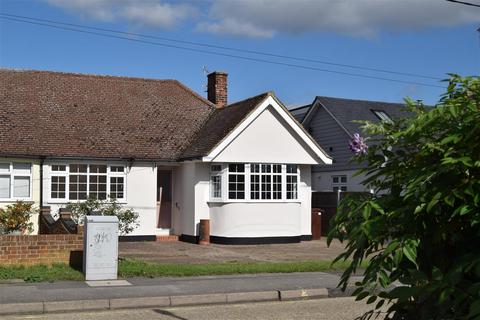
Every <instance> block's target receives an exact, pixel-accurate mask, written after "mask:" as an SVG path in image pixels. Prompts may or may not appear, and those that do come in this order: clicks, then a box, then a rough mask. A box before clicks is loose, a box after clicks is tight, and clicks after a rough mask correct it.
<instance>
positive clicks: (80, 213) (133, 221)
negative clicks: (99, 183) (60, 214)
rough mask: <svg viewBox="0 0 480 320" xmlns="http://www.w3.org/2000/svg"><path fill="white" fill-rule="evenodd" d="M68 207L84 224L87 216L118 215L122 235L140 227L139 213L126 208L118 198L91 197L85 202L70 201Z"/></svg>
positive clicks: (78, 220)
mask: <svg viewBox="0 0 480 320" xmlns="http://www.w3.org/2000/svg"><path fill="white" fill-rule="evenodd" d="M66 208H67V209H68V210H69V211H70V212H71V213H72V218H73V220H75V222H77V223H78V224H83V221H84V219H85V216H88V215H91V214H94V213H96V214H99V215H102V216H117V218H118V229H119V233H120V234H121V235H125V234H129V233H130V232H132V231H133V230H134V229H135V228H136V227H138V225H139V223H138V213H137V212H135V211H134V210H131V209H125V208H123V207H122V205H120V204H119V203H118V201H117V200H116V199H109V200H98V199H96V198H89V199H87V200H86V201H83V202H69V203H67V205H66Z"/></svg>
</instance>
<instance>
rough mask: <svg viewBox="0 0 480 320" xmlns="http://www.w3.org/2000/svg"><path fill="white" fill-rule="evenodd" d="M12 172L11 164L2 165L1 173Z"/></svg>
mask: <svg viewBox="0 0 480 320" xmlns="http://www.w3.org/2000/svg"><path fill="white" fill-rule="evenodd" d="M8 172H10V163H0V173H8Z"/></svg>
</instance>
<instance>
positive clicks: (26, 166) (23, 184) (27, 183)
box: [0, 162, 32, 200]
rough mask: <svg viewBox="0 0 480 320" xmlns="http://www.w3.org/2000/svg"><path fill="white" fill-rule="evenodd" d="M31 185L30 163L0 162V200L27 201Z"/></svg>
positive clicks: (29, 196)
mask: <svg viewBox="0 0 480 320" xmlns="http://www.w3.org/2000/svg"><path fill="white" fill-rule="evenodd" d="M31 185H32V164H31V163H25V162H0V200H6V199H10V200H29V199H31Z"/></svg>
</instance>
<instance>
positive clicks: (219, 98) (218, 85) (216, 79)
mask: <svg viewBox="0 0 480 320" xmlns="http://www.w3.org/2000/svg"><path fill="white" fill-rule="evenodd" d="M207 78H208V87H207V98H208V100H209V101H210V102H212V103H214V104H215V105H216V106H217V108H223V107H225V106H226V105H227V78H228V74H227V73H226V72H221V71H215V72H212V73H210V74H208V75H207Z"/></svg>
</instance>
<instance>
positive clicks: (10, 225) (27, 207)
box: [0, 201, 35, 234]
mask: <svg viewBox="0 0 480 320" xmlns="http://www.w3.org/2000/svg"><path fill="white" fill-rule="evenodd" d="M34 213H35V209H34V208H33V203H28V202H24V201H17V202H15V203H14V204H10V205H8V206H6V207H5V208H4V209H2V208H0V234H2V233H3V234H8V233H12V232H16V231H18V232H21V233H31V232H33V223H32V222H31V221H30V218H31V217H32V215H33V214H34Z"/></svg>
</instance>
